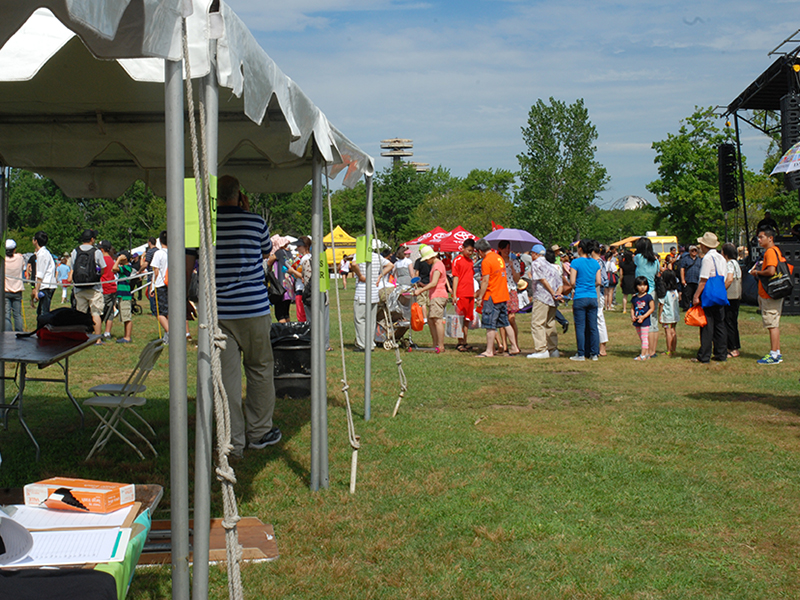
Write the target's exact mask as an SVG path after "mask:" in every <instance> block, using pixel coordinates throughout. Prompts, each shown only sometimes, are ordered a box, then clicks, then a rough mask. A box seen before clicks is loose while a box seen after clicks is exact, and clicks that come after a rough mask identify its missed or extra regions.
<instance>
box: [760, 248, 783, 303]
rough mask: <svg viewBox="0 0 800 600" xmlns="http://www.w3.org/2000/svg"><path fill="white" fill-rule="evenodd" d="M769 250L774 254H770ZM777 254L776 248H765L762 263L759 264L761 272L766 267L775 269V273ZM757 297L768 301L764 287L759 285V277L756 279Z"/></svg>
mask: <svg viewBox="0 0 800 600" xmlns="http://www.w3.org/2000/svg"><path fill="white" fill-rule="evenodd" d="M770 250H773V251H774V252H770ZM779 252H780V251H779V250H778V247H777V246H773V247H772V248H767V250H766V251H765V252H764V262H763V263H762V264H761V270H762V271H763V270H764V269H766V268H767V267H775V269H776V271H777V269H778V260H779V259H778V253H779ZM758 295H759V296H761V297H762V298H767V299H769V294H767V292H766V290H765V289H764V286H763V285H762V284H761V278H760V277H759V278H758Z"/></svg>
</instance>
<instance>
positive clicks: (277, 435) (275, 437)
mask: <svg viewBox="0 0 800 600" xmlns="http://www.w3.org/2000/svg"><path fill="white" fill-rule="evenodd" d="M280 441H281V430H280V429H278V428H277V427H273V428H272V429H270V430H269V431H268V432H267V433H265V434H264V437H262V438H261V439H260V440H258V441H257V442H250V444H249V445H248V448H252V449H253V450H261V449H262V448H266V447H267V446H274V445H275V444H277V443H278V442H280Z"/></svg>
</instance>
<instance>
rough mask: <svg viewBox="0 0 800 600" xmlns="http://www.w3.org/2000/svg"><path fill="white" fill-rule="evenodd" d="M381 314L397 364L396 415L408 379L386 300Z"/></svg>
mask: <svg viewBox="0 0 800 600" xmlns="http://www.w3.org/2000/svg"><path fill="white" fill-rule="evenodd" d="M369 217H370V219H372V231H374V232H375V236H376V237H377V234H378V228H377V227H376V226H375V215H374V214H372V215H369ZM383 314H384V317H385V318H386V323H387V324H388V329H389V332H390V334H391V336H392V345H393V346H394V358H395V364H396V365H397V377H398V379H400V394H399V395H398V396H397V402H396V403H395V405H394V410H393V411H392V417H396V416H397V411H399V410H400V403H401V402H402V401H403V398H404V397H405V395H406V391H408V380H407V379H406V372H405V371H404V370H403V359H402V358H401V357H400V344H398V343H397V339H395V335H394V321H392V314H391V311H390V310H389V307H388V305H387V304H386V302H384V303H383Z"/></svg>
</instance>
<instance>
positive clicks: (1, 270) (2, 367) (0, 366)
mask: <svg viewBox="0 0 800 600" xmlns="http://www.w3.org/2000/svg"><path fill="white" fill-rule="evenodd" d="M7 205H8V195H7V194H6V166H5V165H4V164H3V163H2V162H0V234H2V238H3V239H5V238H6V234H7V231H6V230H7V229H8V221H7V217H8V206H7ZM5 280H6V261H4V260H3V261H0V281H3V285H2V286H0V306H2V307H3V318H0V331H5V330H6V320H5V310H6V286H5ZM9 318H11V315H9ZM12 327H13V323H12ZM5 372H6V363H4V362H0V374H2V375H5ZM5 403H6V382H5V379H1V380H0V404H5Z"/></svg>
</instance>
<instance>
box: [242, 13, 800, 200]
mask: <svg viewBox="0 0 800 600" xmlns="http://www.w3.org/2000/svg"><path fill="white" fill-rule="evenodd" d="M229 4H230V5H231V6H232V7H233V8H234V10H237V11H239V12H240V15H241V16H242V17H243V18H244V20H245V23H247V24H248V26H249V27H251V29H253V30H254V32H255V33H256V37H257V38H258V39H259V41H260V42H261V43H262V45H263V46H264V48H265V49H266V51H267V52H268V53H269V54H270V56H272V57H273V58H274V59H275V60H276V62H277V63H278V65H279V66H280V67H281V68H282V69H283V70H284V72H286V73H287V75H289V76H290V77H292V78H293V79H294V80H295V81H297V82H298V83H299V84H300V85H301V87H303V89H304V90H305V91H306V93H308V95H309V96H310V97H311V99H312V100H313V101H314V102H315V103H317V105H318V106H319V107H320V108H321V109H322V110H323V111H324V112H325V113H326V114H327V115H328V117H329V118H330V119H331V121H332V122H333V123H334V124H336V125H337V126H338V127H339V128H340V129H342V131H343V132H344V133H345V134H346V135H347V136H348V137H350V138H351V139H352V140H353V141H354V142H356V143H357V144H359V145H361V147H362V148H363V149H364V150H366V151H368V152H370V153H372V154H373V156H375V157H376V159H377V161H376V162H377V164H378V166H379V167H382V166H384V165H385V164H388V162H385V159H382V158H380V148H379V142H380V140H381V139H385V138H387V137H392V136H400V137H409V138H412V139H414V143H415V148H414V152H415V156H414V158H415V160H420V161H422V162H429V163H431V164H433V165H437V164H440V163H441V164H442V165H443V166H445V167H447V168H449V169H450V170H451V171H452V172H453V173H454V174H456V175H465V174H466V173H468V172H469V170H471V169H472V168H476V167H480V168H486V167H499V168H506V169H516V168H517V161H516V154H517V153H519V152H521V151H522V150H523V148H522V139H521V134H520V128H521V127H522V126H523V125H524V124H525V122H526V120H527V113H528V110H529V108H530V106H531V105H532V104H533V103H534V102H535V101H536V100H537V99H538V98H543V99H547V98H549V97H550V96H553V97H556V98H559V99H562V100H565V101H568V102H571V101H573V100H575V99H576V98H584V99H585V103H586V106H587V108H588V109H589V114H590V118H591V120H592V122H593V123H594V124H595V126H596V127H597V130H598V133H599V139H598V141H597V148H598V159H599V160H600V161H601V162H602V163H603V164H604V166H605V167H606V168H607V169H608V171H609V175H610V176H611V178H612V180H611V184H610V186H609V191H608V192H606V193H605V194H604V197H607V198H611V197H612V196H613V197H614V198H616V197H620V196H622V195H625V194H637V195H642V196H645V197H647V198H652V195H651V194H649V193H647V192H646V190H645V188H644V186H645V185H646V184H647V183H648V182H650V181H652V180H653V179H655V178H656V176H657V172H656V167H655V165H654V164H653V158H654V153H653V151H652V150H651V149H650V145H651V143H652V142H653V141H655V140H661V139H664V138H665V137H666V136H667V134H668V133H671V132H672V133H674V132H675V131H677V129H678V127H679V122H680V120H681V119H683V118H686V117H688V116H689V115H690V114H691V113H692V112H693V110H694V107H695V106H696V105H697V106H711V105H717V104H723V105H724V104H727V103H729V102H730V101H731V100H733V99H734V98H735V97H736V96H737V95H738V94H739V93H740V92H741V91H742V90H743V89H744V88H745V87H746V86H747V85H749V84H750V83H751V82H752V81H753V80H754V79H755V77H757V76H758V75H759V74H760V73H761V72H762V71H763V70H764V69H765V68H766V67H767V66H769V64H770V63H771V62H772V60H773V59H771V58H768V57H767V56H766V52H767V51H769V50H771V49H772V48H773V47H774V46H776V45H777V44H778V43H780V42H781V41H782V40H783V39H784V38H785V37H786V36H788V35H790V34H791V33H793V31H794V27H795V26H794V25H788V24H786V15H787V14H788V12H789V11H790V10H791V8H792V7H794V6H796V5H797V2H796V1H792V2H788V3H784V2H781V1H780V0H767V1H762V2H759V3H754V2H752V1H751V0H731V1H729V2H725V3H723V2H722V1H721V0H709V1H707V2H704V3H700V4H698V3H696V2H689V1H688V0H678V1H677V2H673V1H667V0H659V1H654V2H641V1H640V0H617V1H615V2H614V3H613V4H609V3H605V2H600V3H591V2H586V1H577V0H566V1H561V2H557V3H556V2H531V1H530V0H525V1H522V0H495V1H494V2H484V3H482V4H476V3H474V2H465V3H464V4H463V5H462V4H455V3H442V4H439V3H434V2H428V3H420V2H413V1H412V2H392V1H390V0H338V1H336V2H334V1H333V0H300V1H297V2H292V3H287V2H285V1H282V2H277V1H275V0H269V1H267V2H264V1H263V0H258V1H256V0H231V1H230V2H229ZM476 6H477V7H478V8H476ZM448 10H449V11H450V12H449V13H448V12H447V11H448ZM742 127H743V128H744V129H743V132H742V133H743V135H745V140H744V143H745V152H746V153H747V154H748V158H749V159H750V164H751V165H756V164H758V163H759V162H760V161H758V160H757V155H758V152H761V150H760V148H761V147H762V146H763V145H764V142H758V141H756V140H752V141H751V139H750V138H751V137H753V136H749V135H747V134H746V130H747V128H748V126H747V125H745V124H742ZM759 135H760V134H759ZM756 137H757V136H756ZM751 147H752V149H751Z"/></svg>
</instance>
